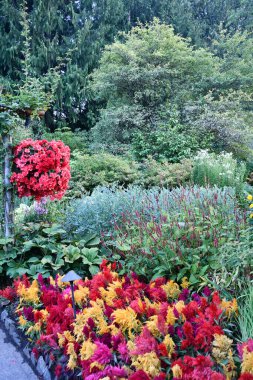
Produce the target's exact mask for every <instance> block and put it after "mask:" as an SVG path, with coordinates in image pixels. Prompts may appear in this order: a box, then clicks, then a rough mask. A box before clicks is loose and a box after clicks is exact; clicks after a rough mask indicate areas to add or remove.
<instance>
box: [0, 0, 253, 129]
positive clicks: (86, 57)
mask: <svg viewBox="0 0 253 380" xmlns="http://www.w3.org/2000/svg"><path fill="white" fill-rule="evenodd" d="M21 6H22V2H21V3H20V2H19V1H16V0H10V1H9V0H2V1H1V4H0V21H1V22H0V38H1V46H0V54H1V62H0V76H3V77H5V78H8V80H9V81H17V80H20V79H21V78H20V77H21V75H20V73H21V61H22V59H23V52H22V44H21V43H20V42H21V41H22V34H21V30H22V26H21V24H20V17H19V13H20V9H21ZM27 6H28V14H29V20H30V21H29V22H30V28H31V45H32V51H31V62H32V66H33V70H34V73H35V74H36V75H41V74H43V73H45V72H47V71H48V70H49V69H50V68H51V67H55V66H56V65H57V64H58V63H59V60H61V59H62V57H65V56H66V55H67V57H68V58H69V59H68V64H67V66H66V67H65V68H63V72H64V75H62V78H61V81H60V83H59V87H58V90H57V98H56V101H55V104H54V107H53V108H52V109H51V111H48V112H47V117H46V123H47V126H48V127H49V128H50V129H51V131H53V130H54V129H55V128H56V127H59V126H61V125H62V122H64V123H65V122H67V124H68V125H70V126H71V128H72V129H73V130H74V129H75V128H76V127H78V128H82V129H90V127H92V126H93V125H94V122H95V120H96V117H97V110H98V108H99V107H100V106H101V105H100V103H98V102H97V98H96V96H94V95H93V96H91V94H90V91H89V88H88V87H87V76H88V75H89V74H90V73H91V72H92V71H93V69H94V68H96V67H97V66H98V62H99V58H100V57H101V54H102V51H103V49H104V46H105V45H107V44H110V43H112V42H113V40H114V37H115V36H116V35H117V33H118V31H128V30H130V29H131V27H132V26H135V25H136V23H137V22H138V20H140V21H141V22H144V23H145V22H150V21H152V20H153V17H158V18H160V20H161V21H163V22H165V23H166V24H170V25H172V26H173V27H174V29H175V33H176V34H179V35H181V36H183V37H190V38H191V40H192V45H193V44H194V45H196V46H198V47H207V46H208V47H210V48H211V49H212V50H213V51H214V52H215V53H216V52H217V48H216V47H214V45H213V43H212V41H213V40H218V39H219V36H220V31H221V29H226V30H227V31H228V32H230V33H232V35H233V33H235V32H237V33H239V32H240V33H243V32H244V31H247V32H248V33H250V32H251V31H252V28H253V17H252V14H253V12H252V10H253V4H252V2H251V1H250V0H232V1H227V0H212V1H211V0H201V1H197V0H181V1H177V0H171V1H169V2H168V1H165V0H156V1H154V0H145V1H144V0H127V1H125V0H100V1H91V0H85V1H83V0H79V1H64V2H63V1H61V0H55V1H53V2H52V1H49V0H29V1H27ZM238 36H239V34H238V35H237V38H238ZM246 40H251V37H250V36H249V35H247V36H246ZM248 51H249V50H248ZM173 96H174V95H173ZM53 110H54V111H55V112H54V115H53ZM123 122H124V121H123Z"/></svg>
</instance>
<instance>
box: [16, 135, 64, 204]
mask: <svg viewBox="0 0 253 380" xmlns="http://www.w3.org/2000/svg"><path fill="white" fill-rule="evenodd" d="M69 160H70V149H69V147H68V146H66V145H64V143H63V142H62V141H47V140H32V139H27V140H24V141H22V142H21V143H20V144H19V145H17V146H16V147H15V148H14V159H13V163H14V173H13V174H12V176H11V182H12V183H14V184H15V185H16V187H17V192H18V196H19V197H20V198H22V197H30V196H33V197H35V199H36V200H41V198H43V197H50V198H51V199H52V200H53V199H61V198H62V197H63V195H64V194H65V192H66V190H67V188H68V183H69V180H70V166H69Z"/></svg>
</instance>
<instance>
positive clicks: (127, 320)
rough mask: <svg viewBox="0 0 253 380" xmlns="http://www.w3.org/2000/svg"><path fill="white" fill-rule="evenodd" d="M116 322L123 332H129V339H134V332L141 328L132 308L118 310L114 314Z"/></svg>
mask: <svg viewBox="0 0 253 380" xmlns="http://www.w3.org/2000/svg"><path fill="white" fill-rule="evenodd" d="M112 316H113V318H114V322H115V323H117V324H118V325H119V326H120V328H121V330H122V332H126V331H128V334H129V337H130V338H131V337H133V334H132V330H134V331H137V330H138V329H139V326H140V322H139V321H138V319H137V315H136V313H135V311H134V310H133V309H132V308H131V307H129V306H128V307H127V308H126V309H118V310H115V311H114V312H113V313H112Z"/></svg>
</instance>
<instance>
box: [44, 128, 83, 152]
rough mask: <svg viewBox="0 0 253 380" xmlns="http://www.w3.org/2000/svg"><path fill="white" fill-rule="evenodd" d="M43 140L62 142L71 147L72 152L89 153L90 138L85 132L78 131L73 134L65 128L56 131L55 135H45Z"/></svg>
mask: <svg viewBox="0 0 253 380" xmlns="http://www.w3.org/2000/svg"><path fill="white" fill-rule="evenodd" d="M43 138H44V139H46V140H48V141H52V140H61V141H63V142H64V144H65V145H68V146H69V148H70V150H71V152H73V151H74V150H79V151H82V152H87V150H88V148H87V147H88V137H87V133H85V132H84V131H79V130H76V131H74V132H72V131H71V129H70V128H68V127H64V128H62V129H56V131H55V132H54V133H48V132H47V133H44V134H43Z"/></svg>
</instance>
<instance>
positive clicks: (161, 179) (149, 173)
mask: <svg viewBox="0 0 253 380" xmlns="http://www.w3.org/2000/svg"><path fill="white" fill-rule="evenodd" d="M191 172H192V161H191V160H189V159H185V160H182V161H181V162H180V163H175V164H171V163H169V162H167V161H164V162H162V163H160V162H157V161H155V160H154V159H152V158H148V159H147V160H145V161H144V163H143V164H142V166H141V170H140V176H139V178H138V180H137V181H136V183H137V184H139V185H143V186H144V187H151V186H161V187H168V188H171V187H175V186H179V185H183V184H185V183H186V182H188V181H189V180H190V179H191Z"/></svg>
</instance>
